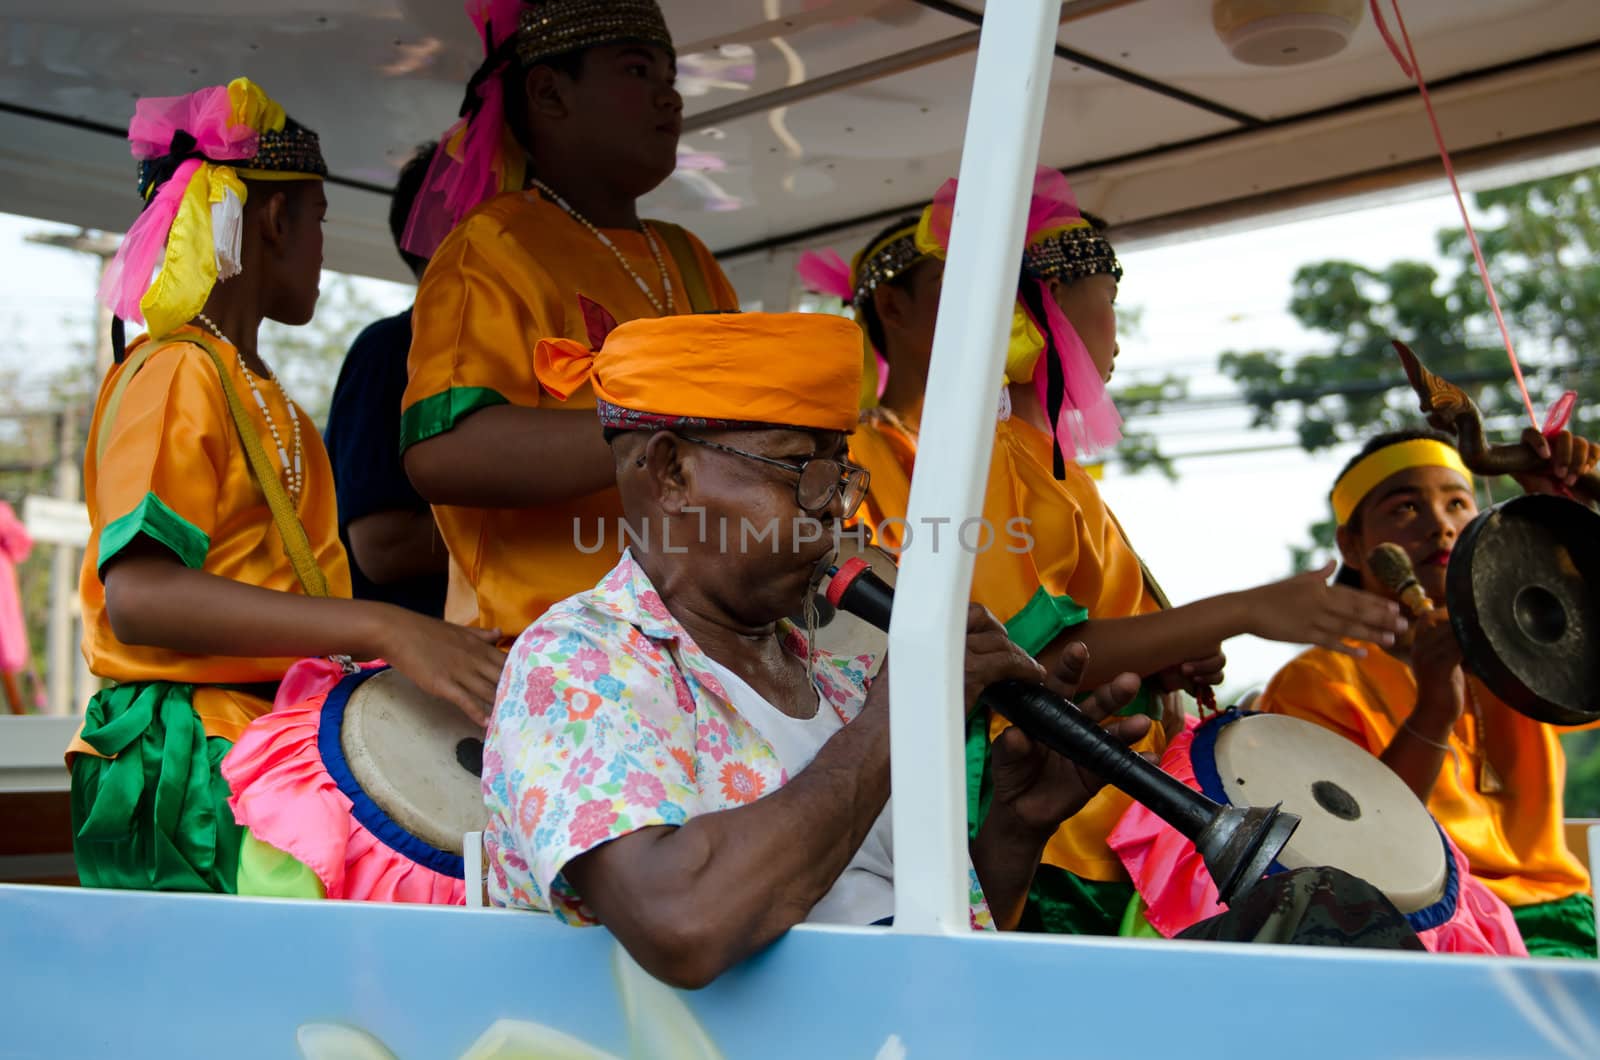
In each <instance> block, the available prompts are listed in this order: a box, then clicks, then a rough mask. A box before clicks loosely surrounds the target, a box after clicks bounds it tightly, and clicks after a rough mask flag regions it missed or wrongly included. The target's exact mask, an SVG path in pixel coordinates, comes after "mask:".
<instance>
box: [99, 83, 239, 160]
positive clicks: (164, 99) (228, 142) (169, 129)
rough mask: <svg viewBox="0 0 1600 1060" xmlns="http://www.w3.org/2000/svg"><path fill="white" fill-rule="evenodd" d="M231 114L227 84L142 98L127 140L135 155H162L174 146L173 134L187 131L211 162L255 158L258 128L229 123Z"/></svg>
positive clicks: (197, 148) (199, 149)
mask: <svg viewBox="0 0 1600 1060" xmlns="http://www.w3.org/2000/svg"><path fill="white" fill-rule="evenodd" d="M232 116H233V102H232V100H231V99H229V97H228V87H227V86H226V85H216V86H213V87H211V88H202V89H200V90H199V91H198V92H191V93H189V94H188V95H187V96H160V97H155V98H152V99H141V100H139V102H138V103H136V104H135V105H134V109H133V120H132V121H131V122H129V123H128V142H129V143H130V144H131V145H132V147H133V157H134V158H160V157H161V156H162V155H164V154H167V153H168V152H169V151H170V150H171V149H172V137H173V135H174V134H175V133H179V132H185V133H188V134H189V135H190V136H192V137H194V140H195V148H196V150H198V151H199V152H200V153H201V154H203V155H205V156H206V157H207V158H209V159H211V160H212V161H215V162H221V161H226V160H229V159H241V158H254V157H255V156H256V150H257V148H258V145H259V137H258V136H257V134H256V131H255V130H254V129H252V128H250V126H248V125H245V124H242V123H241V124H239V125H232V124H230V123H229V118H231V117H232Z"/></svg>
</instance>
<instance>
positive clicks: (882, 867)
mask: <svg viewBox="0 0 1600 1060" xmlns="http://www.w3.org/2000/svg"><path fill="white" fill-rule="evenodd" d="M707 661H708V662H710V664H711V670H712V672H713V673H715V674H716V675H717V680H719V681H721V682H722V687H723V688H724V689H725V690H726V691H727V693H728V699H729V700H730V701H731V702H732V703H733V708H734V709H735V710H737V711H738V712H739V713H740V714H741V715H742V716H743V717H744V719H745V721H748V722H749V723H750V724H751V725H753V726H754V727H755V729H756V731H757V732H759V733H760V734H761V735H762V737H763V738H765V739H766V741H767V743H769V744H771V745H772V749H773V751H775V752H776V753H777V755H778V761H779V762H780V763H781V764H782V765H783V768H784V771H785V772H786V773H788V774H789V777H790V778H791V779H793V778H794V777H796V776H799V775H800V772H801V771H802V770H804V769H805V768H806V767H807V766H809V765H810V764H811V760H812V759H813V758H815V757H817V752H818V751H820V750H821V749H822V745H823V744H825V743H827V742H828V740H829V739H830V738H831V737H832V736H833V734H834V733H836V732H838V731H839V730H840V729H842V728H844V722H843V721H842V720H840V718H839V715H838V713H837V712H836V711H835V710H834V709H833V708H832V707H831V706H829V705H828V703H827V701H826V700H824V699H823V698H822V697H821V696H820V695H819V696H818V697H817V713H816V715H815V716H814V717H810V718H805V719H803V720H802V719H800V718H792V717H790V716H789V715H787V714H785V713H784V712H783V711H781V710H779V709H778V708H777V707H774V706H773V705H772V704H771V703H768V702H767V701H766V700H765V699H764V698H762V696H761V694H760V693H758V692H757V691H756V690H755V689H753V688H751V687H750V685H749V684H747V683H746V682H745V680H744V678H742V677H740V676H739V675H738V674H736V673H734V672H733V671H732V670H729V669H728V668H727V667H726V666H723V665H722V664H721V663H718V662H717V661H716V660H715V659H709V658H708V659H707ZM889 818H890V814H889V804H887V803H886V804H885V805H884V807H883V812H882V813H881V814H879V815H878V819H877V820H876V821H874V822H873V824H872V829H871V830H870V831H869V832H868V833H867V837H866V839H865V840H863V841H862V843H861V849H859V850H857V851H856V854H855V857H853V858H851V859H850V864H848V865H846V866H845V870H844V872H843V873H841V874H840V876H839V878H838V879H837V880H835V881H834V884H833V886H832V887H831V888H830V889H829V890H828V893H827V894H825V895H823V896H822V900H821V901H820V902H818V903H817V904H816V905H815V906H813V907H812V909H811V913H810V914H809V915H808V916H807V917H806V920H808V921H810V922H812V923H817V924H875V923H877V922H878V921H880V920H883V919H884V918H886V917H891V916H893V915H894V844H893V836H892V834H891V831H890V822H889Z"/></svg>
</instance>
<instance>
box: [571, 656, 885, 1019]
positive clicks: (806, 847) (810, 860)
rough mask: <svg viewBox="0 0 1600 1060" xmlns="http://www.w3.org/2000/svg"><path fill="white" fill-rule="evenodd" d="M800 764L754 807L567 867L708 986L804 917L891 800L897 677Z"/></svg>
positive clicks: (617, 931)
mask: <svg viewBox="0 0 1600 1060" xmlns="http://www.w3.org/2000/svg"><path fill="white" fill-rule="evenodd" d="M886 678H887V675H886V674H883V675H880V677H879V679H878V681H877V682H876V683H875V684H874V685H873V687H872V690H871V691H870V692H869V693H868V695H867V703H866V706H865V707H864V708H863V709H862V711H861V714H860V715H859V716H858V717H857V718H856V719H855V720H854V721H852V722H851V723H850V724H849V725H846V726H845V727H844V728H843V729H842V730H841V731H840V732H838V733H837V734H836V735H835V736H834V737H833V738H832V739H830V740H829V741H828V742H827V743H826V744H824V745H823V747H822V750H820V751H819V752H817V757H816V758H815V759H813V760H812V762H811V764H810V765H809V766H807V767H806V768H805V769H804V770H802V771H801V772H800V774H799V775H798V776H796V777H794V778H793V779H791V780H790V781H789V783H787V784H785V785H784V786H783V787H781V788H779V789H778V790H777V791H775V792H773V793H772V794H771V795H768V796H766V797H764V798H760V799H757V800H756V801H755V802H753V803H751V804H749V805H748V806H741V807H738V808H737V809H733V810H724V811H722V812H720V813H712V814H706V815H704V816H700V817H692V818H690V819H689V821H688V822H686V823H685V824H683V825H682V826H681V827H677V828H669V827H665V826H658V827H653V828H641V829H639V830H638V831H636V832H631V833H629V834H628V835H625V836H621V837H620V838H617V839H613V840H611V841H610V842H609V843H606V844H604V845H602V846H599V847H596V848H595V849H594V850H591V851H589V852H588V853H586V854H583V855H582V856H580V857H577V858H574V859H573V860H572V861H571V862H569V863H568V864H567V866H566V867H565V868H564V869H563V870H562V871H563V873H564V874H565V875H566V878H567V881H568V882H569V883H571V884H572V886H573V888H574V889H576V890H577V892H578V893H579V894H580V895H582V896H583V900H584V902H585V904H587V905H588V906H589V908H590V909H591V910H593V912H594V913H595V915H596V916H597V917H599V919H600V922H601V923H603V924H604V925H605V926H606V927H607V928H609V929H610V930H611V933H612V934H613V935H615V936H616V937H617V939H618V941H620V942H621V943H622V944H623V946H624V947H626V948H627V950H628V952H629V953H631V954H632V955H633V957H634V959H635V960H637V961H638V962H639V964H640V965H642V966H643V967H644V968H645V969H646V970H647V971H649V972H650V973H651V974H652V975H655V976H656V977H657V978H659V979H662V980H664V981H665V982H668V983H671V984H673V985H675V986H679V987H683V988H686V989H698V988H699V987H702V986H704V985H706V984H707V983H709V982H711V980H713V979H715V978H716V977H717V976H718V975H720V974H721V973H722V972H723V971H724V970H725V969H727V968H729V967H731V966H732V965H734V964H736V963H737V962H739V961H740V960H743V959H744V958H745V957H747V956H749V955H750V954H752V953H755V952H756V951H757V950H759V949H761V948H762V947H764V946H766V945H767V944H768V943H770V942H772V941H773V940H774V939H776V938H777V937H778V936H780V935H782V934H783V933H784V932H785V931H788V930H789V929H790V928H791V927H793V926H794V925H796V924H798V923H800V922H801V921H802V920H804V919H805V918H806V915H807V914H808V913H810V912H811V907H812V906H814V905H816V904H817V902H819V901H821V899H822V896H823V895H825V894H827V893H828V888H830V887H832V886H833V883H834V881H835V880H837V879H838V878H839V875H840V874H841V873H842V872H844V869H845V866H846V865H848V864H849V863H850V859H851V858H852V857H854V856H855V852H856V850H857V849H859V848H860V846H861V844H862V842H863V841H864V840H865V839H866V836H867V832H868V831H870V830H871V828H872V825H873V822H874V821H875V820H877V817H878V814H879V813H881V812H882V811H883V807H884V803H885V802H887V801H888V798H889V687H888V681H887V679H886Z"/></svg>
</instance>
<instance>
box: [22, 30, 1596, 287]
mask: <svg viewBox="0 0 1600 1060" xmlns="http://www.w3.org/2000/svg"><path fill="white" fill-rule="evenodd" d="M1333 6H1337V5H1333ZM1362 6H1364V5H1362ZM7 7H8V9H9V10H8V12H7V18H6V27H5V33H4V37H3V39H4V41H5V44H6V50H7V62H6V65H5V68H4V71H3V72H0V189H3V190H0V209H3V210H5V211H7V212H12V213H21V214H27V215H32V216H37V217H41V218H46V219H51V220H58V221H64V222H69V223H73V224H80V225H84V226H88V227H98V228H107V229H121V228H123V227H126V225H127V224H128V223H129V221H130V220H131V218H132V216H133V213H134V206H135V200H134V196H133V178H132V173H133V167H132V164H131V161H130V159H129V156H128V153H127V148H126V145H125V144H124V143H123V141H122V133H123V131H124V129H125V128H126V123H127V120H128V118H129V116H130V115H131V113H132V110H133V101H134V99H135V98H136V97H137V96H138V95H143V94H158V95H167V94H176V93H180V92H185V91H189V90H191V89H194V88H197V87H200V86H202V85H206V84H215V83H220V82H222V81H225V80H227V79H229V78H231V77H233V76H236V75H238V74H241V73H243V74H247V75H249V76H251V77H253V78H256V79H257V80H259V81H260V82H261V83H262V84H263V85H265V86H266V87H267V88H268V90H269V91H270V92H272V93H273V95H274V96H276V97H277V98H278V99H280V100H281V101H282V102H283V103H284V105H285V107H286V108H287V109H288V110H289V112H290V113H291V114H293V115H295V116H296V117H297V118H299V119H300V120H301V121H303V122H305V123H306V124H308V125H310V126H311V127H312V128H314V129H316V130H317V131H318V132H319V133H320V134H321V136H322V140H323V144H324V147H325V151H326V154H327V156H328V161H329V165H330V167H331V168H332V171H333V174H334V176H335V178H336V179H335V181H334V184H333V186H331V187H330V198H331V199H332V208H331V210H330V217H329V225H328V247H327V257H328V264H329V266H330V267H332V268H336V269H341V270H344V271H349V272H356V273H363V274H369V275H376V276H385V277H390V278H396V279H399V278H404V276H405V273H404V271H403V269H402V266H401V265H400V262H399V260H398V259H397V258H396V257H395V255H394V251H393V248H392V245H391V241H390V237H389V233H388V229H387V225H386V222H385V214H386V210H387V200H386V198H385V194H384V189H385V188H387V186H388V185H389V184H390V183H391V182H392V180H393V176H394V173H395V171H396V169H397V168H398V165H399V164H400V163H401V162H402V161H403V160H404V159H405V158H406V156H407V155H408V154H409V153H410V151H411V149H412V148H413V147H414V145H415V144H416V143H417V142H419V141H422V140H426V139H431V138H434V137H436V136H437V135H438V134H439V133H440V132H441V131H442V130H443V129H444V127H445V126H446V125H448V124H449V122H450V121H451V120H453V118H454V115H455V113H456V109H457V107H458V106H459V104H460V99H461V94H462V86H463V85H464V84H465V81H466V78H467V76H468V75H469V73H470V72H471V70H472V69H473V68H474V67H475V66H476V65H477V62H478V59H479V55H478V51H477V42H476V38H475V37H474V35H473V32H472V30H471V28H470V26H469V24H468V22H467V19H466V17H465V16H464V15H463V14H462V11H461V8H460V6H459V4H458V3H457V2H455V0H321V2H320V3H318V4H309V5H308V4H298V3H294V2H290V3H287V4H285V3H283V2H282V0H222V2H218V0H119V2H117V3H115V4H113V3H108V2H106V0H8V3H7ZM664 7H665V9H666V13H667V18H668V21H669V24H670V25H671V26H672V29H673V32H674V36H675V37H676V39H677V41H678V43H679V53H680V55H679V67H680V79H681V80H680V84H681V88H682V90H683V92H684V95H685V97H686V98H685V108H686V129H685V133H684V136H683V141H682V145H681V147H680V153H681V166H680V170H679V172H678V173H677V174H676V175H675V176H674V177H673V179H672V180H670V181H669V182H668V183H667V184H666V185H664V186H663V187H662V188H660V189H659V190H658V191H656V192H655V193H654V194H653V195H652V196H651V197H650V199H649V201H648V202H647V204H646V207H647V212H648V213H649V214H650V215H652V216H659V217H663V218H666V219H670V220H674V221H678V222H680V223H682V224H685V225H687V226H689V227H690V228H692V229H693V230H694V231H695V232H697V233H699V234H700V235H701V236H702V237H703V238H704V239H705V240H706V242H707V243H708V244H709V245H710V246H711V247H712V249H714V250H716V251H718V252H719V253H723V254H726V255H729V256H731V257H739V256H742V255H745V254H750V253H753V252H756V251H760V250H764V249H767V248H771V247H775V246H786V245H793V244H796V243H805V242H811V243H815V242H826V241H829V240H830V239H836V240H838V241H839V242H840V244H841V245H842V246H849V245H852V242H853V241H854V240H856V239H859V238H860V234H861V233H862V232H864V231H866V230H868V229H871V228H874V227H877V226H879V225H881V224H882V223H884V222H885V221H886V220H887V219H889V218H892V217H893V216H895V215H896V214H897V213H899V212H901V211H904V210H907V209H910V208H913V207H915V206H917V205H920V200H922V199H924V198H925V197H926V196H928V195H929V194H931V193H932V191H933V190H934V188H935V187H937V185H938V183H939V182H940V181H942V180H943V179H944V178H945V177H947V176H950V175H952V174H953V173H954V172H955V171H956V168H957V163H958V154H959V150H960V144H961V138H962V132H963V128H962V127H963V124H964V121H965V113H966V100H967V96H968V92H969V89H970V86H971V77H972V64H973V59H974V54H975V51H974V49H975V47H976V40H977V34H976V32H975V29H976V21H977V20H978V18H979V17H980V15H981V9H982V5H981V3H979V2H977V0H962V2H959V3H958V2H952V0H665V3H664ZM1209 8H1210V5H1208V4H1205V3H1201V2H1198V0H1068V2H1067V3H1065V4H1063V6H1062V24H1061V28H1060V33H1059V37H1058V42H1059V47H1058V48H1057V58H1056V60H1055V63H1054V75H1053V78H1052V83H1051V92H1050V106H1049V111H1048V114H1047V117H1046V121H1045V134H1044V143H1043V148H1042V152H1041V157H1042V160H1043V161H1045V162H1048V163H1050V164H1053V165H1056V166H1060V167H1062V168H1064V169H1066V170H1068V172H1069V174H1070V175H1071V176H1072V177H1073V181H1074V185H1075V186H1076V188H1077V189H1078V192H1079V196H1080V199H1081V201H1082V203H1083V205H1084V206H1085V207H1086V208H1088V209H1091V210H1094V211H1096V212H1098V213H1100V214H1101V215H1103V216H1105V217H1107V218H1108V219H1109V220H1111V221H1112V222H1113V223H1116V224H1118V225H1119V226H1120V227H1121V229H1122V237H1121V240H1119V241H1120V242H1124V243H1126V241H1127V240H1128V239H1129V238H1133V237H1140V236H1144V237H1149V236H1151V235H1155V234H1160V233H1165V232H1170V231H1174V230H1181V229H1192V228H1194V227H1196V226H1199V225H1205V224H1207V223H1213V222H1217V221H1224V220H1237V219H1239V218H1240V217H1258V216H1262V215H1265V214H1267V213H1269V212H1270V211H1272V210H1274V209H1277V208H1282V207H1285V206H1294V205H1300V204H1303V203H1305V202H1307V201H1310V200H1314V199H1316V198H1320V197H1326V196H1330V195H1344V194H1350V193H1351V192H1354V191H1359V190H1362V189H1363V188H1368V187H1372V186H1373V185H1374V184H1375V183H1383V182H1394V181H1405V180H1414V179H1420V178H1423V177H1431V176H1435V175H1437V173H1438V164H1437V161H1435V160H1434V147H1433V142H1432V139H1431V136H1430V135H1429V132H1428V128H1427V125H1426V121H1425V119H1424V116H1423V113H1422V109H1421V105H1420V102H1419V101H1418V99H1417V96H1416V93H1415V90H1414V89H1412V88H1411V86H1410V85H1409V84H1408V82H1407V81H1406V79H1405V77H1404V75H1403V74H1402V73H1401V71H1400V69H1399V68H1398V66H1397V65H1396V64H1395V62H1394V60H1393V59H1392V58H1391V57H1390V55H1389V54H1388V51H1387V50H1386V48H1385V47H1384V45H1383V42H1382V40H1381V39H1380V37H1379V34H1378V32H1377V30H1376V28H1375V27H1374V26H1373V24H1372V21H1371V18H1370V16H1369V15H1366V14H1363V16H1362V21H1361V24H1360V25H1359V27H1358V28H1357V30H1356V32H1355V35H1354V37H1353V39H1352V40H1351V42H1350V44H1349V46H1348V47H1347V48H1345V49H1344V50H1343V51H1342V52H1340V53H1339V54H1337V55H1335V56H1333V57H1331V58H1328V59H1323V60H1320V61H1317V62H1314V63H1309V64H1304V65H1299V66H1286V67H1260V66H1247V65H1244V64H1242V63H1239V62H1238V61H1236V60H1235V59H1234V58H1232V56H1230V55H1229V53H1228V50H1227V48H1226V47H1225V46H1224V45H1223V43H1222V42H1221V40H1220V39H1219V38H1218V36H1217V34H1216V33H1215V32H1214V30H1213V29H1212V26H1211V21H1210V11H1209ZM1404 11H1405V12H1406V14H1407V16H1408V19H1409V22H1408V25H1409V28H1410V31H1411V36H1412V38H1413V40H1414V41H1415V43H1416V47H1417V50H1418V53H1419V56H1420V58H1421V60H1422V62H1423V64H1424V71H1425V73H1426V74H1427V75H1428V77H1429V80H1430V82H1431V84H1432V85H1433V86H1434V87H1435V98H1436V102H1437V103H1438V105H1439V109H1440V117H1441V120H1442V122H1443V125H1444V130H1445V135H1446V136H1447V138H1448V140H1449V142H1450V145H1451V147H1452V149H1453V150H1455V151H1456V152H1458V153H1459V155H1460V156H1461V157H1462V159H1463V160H1464V161H1465V162H1466V163H1467V164H1469V165H1470V164H1471V163H1472V162H1473V161H1474V160H1477V161H1480V162H1481V161H1503V160H1505V159H1507V158H1512V157H1516V156H1519V155H1522V154H1536V153H1547V152H1549V151H1551V150H1557V149H1562V148H1567V147H1574V146H1587V145H1590V144H1591V143H1593V142H1595V141H1597V140H1600V4H1596V3H1594V2H1593V0H1408V2H1406V3H1405V4H1404ZM772 16H776V17H772Z"/></svg>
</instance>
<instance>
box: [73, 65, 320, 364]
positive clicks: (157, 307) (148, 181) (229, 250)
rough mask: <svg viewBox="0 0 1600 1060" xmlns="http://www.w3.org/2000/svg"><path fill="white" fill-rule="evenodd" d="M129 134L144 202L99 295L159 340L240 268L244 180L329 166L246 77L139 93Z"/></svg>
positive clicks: (301, 174)
mask: <svg viewBox="0 0 1600 1060" xmlns="http://www.w3.org/2000/svg"><path fill="white" fill-rule="evenodd" d="M128 139H129V141H130V143H131V144H132V149H133V155H134V157H135V158H138V159H139V160H140V164H139V193H140V195H141V196H142V197H143V198H144V199H145V201H146V205H145V209H144V212H143V213H142V214H141V215H140V216H139V219H138V220H137V221H136V222H135V223H134V225H133V227H132V228H130V229H129V230H128V235H127V237H126V238H125V239H124V240H123V242H122V246H121V247H120V248H119V249H118V251H117V255H116V257H115V258H114V259H113V260H112V263H111V267H110V268H108V269H107V270H106V276H105V278H104V280H103V281H102V283H101V288H100V294H101V299H102V301H104V302H105V303H106V304H107V305H108V306H109V307H110V308H111V310H112V312H114V313H116V315H117V316H119V317H121V318H123V319H125V320H143V321H144V322H145V325H146V328H147V329H148V330H149V332H150V334H151V335H152V336H153V337H157V338H159V337H161V336H163V335H166V334H168V333H170V332H172V331H174V330H175V329H177V328H178V327H180V326H182V325H183V324H185V323H187V322H188V321H189V320H191V319H193V317H194V315H195V314H196V313H198V312H200V310H201V309H202V308H203V307H204V306H205V303H206V299H207V298H208V297H210V294H211V289H212V288H213V287H214V286H215V285H216V284H217V283H218V282H219V281H221V280H226V279H229V278H231V277H233V276H235V275H237V274H238V273H239V269H240V252H241V246H240V242H241V239H242V235H243V215H244V203H245V198H246V196H247V190H246V186H245V184H244V179H246V178H247V179H252V180H320V179H322V178H323V177H324V176H326V175H327V172H328V168H327V164H326V163H325V162H324V161H323V159H322V150H321V145H320V143H319V142H318V139H317V135H316V133H314V132H312V131H311V130H309V129H307V128H305V127H304V126H302V125H300V124H298V123H297V122H294V121H293V120H291V119H290V118H289V117H288V116H287V115H286V114H285V113H284V110H283V107H281V106H279V105H278V103H276V102H275V101H274V100H273V99H272V98H271V97H270V96H268V95H267V94H266V92H264V91H262V89H261V87H260V86H259V85H257V84H255V83H254V82H252V81H250V80H249V79H247V78H242V77H241V78H238V79H236V80H234V81H232V82H230V83H229V84H227V85H217V86H213V87H210V88H204V89H200V90H199V91H197V92H191V93H190V94H188V95H186V96H169V97H161V98H148V99H141V100H140V101H139V103H138V104H137V106H136V108H135V112H134V117H133V120H132V122H130V123H129V126H128ZM157 266H159V273H157V275H156V277H155V279H154V281H152V280H151V279H150V276H151V273H152V272H156V269H157Z"/></svg>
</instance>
